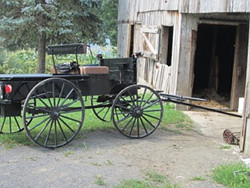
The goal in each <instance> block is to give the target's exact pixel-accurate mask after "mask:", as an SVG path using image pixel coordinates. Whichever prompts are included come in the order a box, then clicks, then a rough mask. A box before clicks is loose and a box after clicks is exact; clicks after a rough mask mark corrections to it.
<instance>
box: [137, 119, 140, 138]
mask: <svg viewBox="0 0 250 188" xmlns="http://www.w3.org/2000/svg"><path fill="white" fill-rule="evenodd" d="M136 121H137V137H138V138H140V124H139V118H136Z"/></svg>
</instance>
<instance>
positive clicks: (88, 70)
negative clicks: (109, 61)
mask: <svg viewBox="0 0 250 188" xmlns="http://www.w3.org/2000/svg"><path fill="white" fill-rule="evenodd" d="M79 69H80V74H82V75H83V74H109V68H108V67H107V66H80V67H79Z"/></svg>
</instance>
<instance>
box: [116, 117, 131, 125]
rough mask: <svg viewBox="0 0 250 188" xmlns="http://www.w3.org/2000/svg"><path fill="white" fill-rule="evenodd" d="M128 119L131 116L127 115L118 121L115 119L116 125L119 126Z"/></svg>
mask: <svg viewBox="0 0 250 188" xmlns="http://www.w3.org/2000/svg"><path fill="white" fill-rule="evenodd" d="M129 117H131V116H129V115H127V116H124V117H123V118H122V119H118V118H117V119H118V121H117V124H119V123H121V122H123V121H125V120H126V119H128V118H129Z"/></svg>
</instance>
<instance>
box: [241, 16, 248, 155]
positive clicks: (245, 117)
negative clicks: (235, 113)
mask: <svg viewBox="0 0 250 188" xmlns="http://www.w3.org/2000/svg"><path fill="white" fill-rule="evenodd" d="M249 25H250V16H249ZM249 37H250V29H249V33H248V38H249ZM248 49H250V42H249V43H248ZM242 124H243V126H242V130H241V137H240V138H241V140H240V149H241V151H244V153H247V154H250V50H248V54H247V73H246V87H245V105H244V109H243V118H242Z"/></svg>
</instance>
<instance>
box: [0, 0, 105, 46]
mask: <svg viewBox="0 0 250 188" xmlns="http://www.w3.org/2000/svg"><path fill="white" fill-rule="evenodd" d="M0 4H1V9H0V36H1V38H0V39H1V40H0V46H4V47H7V48H9V49H20V48H23V47H37V43H38V36H39V33H41V32H45V33H46V38H47V42H48V43H49V44H57V43H67V42H71V43H72V42H87V43H92V42H93V41H94V42H95V41H98V40H100V38H99V36H98V33H99V32H98V31H99V29H100V28H101V23H102V22H101V20H100V19H99V18H98V17H97V16H96V15H97V12H98V7H99V6H100V4H101V0H76V1H66V0H46V1H45V0H36V1H30V0H23V1H20V0H19V1H11V0H0Z"/></svg>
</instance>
